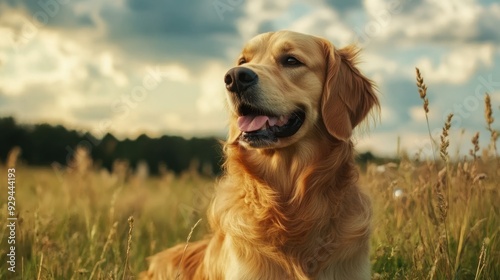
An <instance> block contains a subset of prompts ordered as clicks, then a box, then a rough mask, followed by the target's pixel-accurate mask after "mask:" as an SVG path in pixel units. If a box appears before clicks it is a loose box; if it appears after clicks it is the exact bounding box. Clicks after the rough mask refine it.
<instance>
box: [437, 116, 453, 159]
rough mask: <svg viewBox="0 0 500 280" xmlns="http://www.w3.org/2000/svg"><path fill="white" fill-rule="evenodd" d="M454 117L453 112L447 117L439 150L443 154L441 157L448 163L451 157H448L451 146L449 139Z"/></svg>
mask: <svg viewBox="0 0 500 280" xmlns="http://www.w3.org/2000/svg"><path fill="white" fill-rule="evenodd" d="M452 118H453V114H449V115H448V118H447V119H446V122H445V124H444V127H443V133H442V134H441V145H440V148H439V152H440V155H441V158H442V159H443V161H444V162H445V163H448V160H449V157H448V147H449V146H450V140H449V139H448V135H449V131H450V127H451V119H452Z"/></svg>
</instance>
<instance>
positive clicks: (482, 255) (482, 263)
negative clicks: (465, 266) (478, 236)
mask: <svg viewBox="0 0 500 280" xmlns="http://www.w3.org/2000/svg"><path fill="white" fill-rule="evenodd" d="M489 243H490V239H489V238H488V237H486V238H485V239H484V240H483V245H481V253H479V261H478V263H477V269H476V277H475V278H474V280H476V279H481V274H482V273H483V271H484V268H485V266H486V256H487V255H486V246H488V244H489Z"/></svg>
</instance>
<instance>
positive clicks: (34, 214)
mask: <svg viewBox="0 0 500 280" xmlns="http://www.w3.org/2000/svg"><path fill="white" fill-rule="evenodd" d="M422 88H425V86H423V87H422V85H421V90H422ZM421 94H422V93H421ZM422 98H423V99H424V100H425V98H426V97H425V93H424V94H423V97H422ZM486 107H488V106H486ZM487 111H488V110H487ZM490 112H491V105H490ZM486 120H487V121H486V124H487V126H488V127H489V130H490V132H491V135H486V136H485V135H481V137H491V138H492V143H496V137H497V136H495V132H494V130H492V129H491V125H492V123H493V119H492V118H491V114H490V120H488V112H486ZM444 127H445V129H444V130H443V137H442V138H441V140H440V141H439V143H436V154H437V157H438V158H437V159H436V161H428V160H424V159H418V157H415V156H414V155H411V156H408V155H405V154H401V155H400V157H399V158H398V159H397V160H395V161H394V162H391V163H387V164H385V165H383V166H382V165H379V166H376V165H374V164H368V166H366V168H364V170H363V171H362V172H361V177H360V183H361V184H362V185H363V186H364V187H366V189H367V191H368V192H369V193H370V194H371V196H372V200H373V207H374V213H375V219H374V222H373V237H372V254H371V260H372V266H373V268H372V273H373V278H374V279H500V243H499V236H498V235H499V230H500V207H499V203H500V158H499V157H498V156H497V150H496V147H494V146H493V145H490V146H489V147H479V146H478V142H477V139H471V141H468V144H463V147H462V148H463V149H464V150H465V151H469V150H471V152H470V154H469V156H466V157H461V159H460V160H450V159H449V157H448V155H447V154H448V151H447V145H448V144H447V142H448V136H447V134H448V132H447V131H448V130H449V125H444ZM77 151H78V152H77V156H76V157H75V160H74V162H72V163H71V164H70V166H69V167H62V166H58V165H54V166H52V167H47V168H34V167H28V166H25V165H23V164H19V163H17V164H16V160H15V158H16V155H15V152H14V153H13V154H12V156H11V158H10V159H9V160H8V165H9V167H12V166H15V168H16V172H15V174H16V194H15V199H16V209H15V211H16V213H17V215H18V224H17V228H16V235H15V238H16V244H15V245H16V267H15V269H16V272H15V273H12V272H10V271H8V270H7V267H8V265H6V263H7V261H8V259H7V254H8V253H9V248H10V245H9V244H7V240H8V235H9V234H10V232H9V229H8V228H6V227H3V228H2V230H1V231H0V240H1V243H0V262H1V265H0V279H135V278H137V275H138V274H139V272H141V271H142V270H145V269H146V267H147V264H146V257H147V256H149V255H152V254H154V253H156V252H158V251H160V250H162V249H164V248H167V247H169V246H171V245H173V244H175V243H178V242H185V240H186V238H187V236H188V234H189V232H190V230H191V227H192V226H193V225H194V224H195V223H196V222H197V221H198V220H199V219H200V218H201V219H203V218H204V209H205V208H206V206H207V204H208V203H209V201H210V196H211V192H212V188H213V186H214V179H213V178H211V177H209V176H204V175H200V174H198V173H196V172H194V171H188V172H185V173H184V174H182V175H180V176H174V175H173V174H172V173H170V172H168V171H167V170H163V172H162V174H161V176H158V177H151V176H147V175H145V174H143V173H140V174H134V173H131V172H130V170H129V168H128V167H127V164H126V163H125V162H118V161H117V162H116V164H115V166H114V169H113V172H111V173H109V172H107V171H104V170H101V169H99V168H97V167H96V166H95V165H94V164H93V163H92V160H91V159H90V158H88V156H87V155H86V153H85V151H84V150H82V149H79V150H77ZM439 155H440V156H439ZM192 170H195V168H193V169H192ZM7 176H8V175H7V167H6V166H1V167H0V178H2V179H1V183H0V186H1V192H2V193H1V195H0V197H1V198H2V200H1V204H0V206H1V210H0V220H2V221H7V213H8V212H7V204H6V200H5V199H4V197H5V196H6V195H7V191H8V188H7V187H8V186H7V183H6V182H7ZM130 217H133V218H130ZM207 230H208V229H207V225H206V221H205V220H202V221H201V222H200V223H199V225H198V226H197V227H196V228H195V229H194V230H193V235H192V237H191V240H197V239H199V238H202V237H203V236H204V235H205V234H206V233H207Z"/></svg>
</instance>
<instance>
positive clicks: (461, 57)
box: [416, 44, 494, 84]
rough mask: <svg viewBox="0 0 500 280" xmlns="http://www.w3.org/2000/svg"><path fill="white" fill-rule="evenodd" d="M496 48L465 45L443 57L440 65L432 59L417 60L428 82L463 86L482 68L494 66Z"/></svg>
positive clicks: (488, 45)
mask: <svg viewBox="0 0 500 280" xmlns="http://www.w3.org/2000/svg"><path fill="white" fill-rule="evenodd" d="M493 55H494V48H493V46H492V45H490V44H484V45H471V46H469V45H465V46H460V47H456V48H454V49H452V50H451V51H449V52H448V53H447V54H445V55H443V56H442V57H441V59H440V63H439V64H438V65H433V62H432V60H431V59H430V58H428V57H424V58H421V59H419V60H417V62H416V64H417V65H419V67H420V70H421V71H422V72H423V73H425V75H426V80H427V81H428V82H433V83H452V84H462V83H465V82H467V81H468V80H469V79H470V78H471V77H472V75H473V74H474V73H475V72H476V71H477V68H478V67H480V66H483V65H484V66H490V65H491V64H492V60H493Z"/></svg>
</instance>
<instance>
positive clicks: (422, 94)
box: [415, 67, 429, 114]
mask: <svg viewBox="0 0 500 280" xmlns="http://www.w3.org/2000/svg"><path fill="white" fill-rule="evenodd" d="M415 70H416V72H417V87H418V93H420V98H421V99H422V100H423V101H424V110H425V114H427V113H429V100H428V99H427V86H426V85H425V83H424V78H423V77H422V75H421V74H420V70H419V69H418V68H417V67H415Z"/></svg>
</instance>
